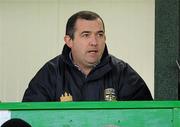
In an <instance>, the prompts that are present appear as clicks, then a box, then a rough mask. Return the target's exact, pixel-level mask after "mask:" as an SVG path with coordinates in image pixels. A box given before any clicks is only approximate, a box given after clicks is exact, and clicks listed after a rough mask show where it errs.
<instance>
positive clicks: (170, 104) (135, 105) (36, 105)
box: [0, 101, 180, 110]
mask: <svg viewBox="0 0 180 127" xmlns="http://www.w3.org/2000/svg"><path fill="white" fill-rule="evenodd" d="M175 107H176V108H180V101H119V102H61V103H60V102H31V103H30V102H28V103H21V102H14V103H12V102H11V103H0V110H17V109H18V110H25V109H29V110H32V109H35V110H38V109H68V110H69V109H146V108H147V109H149V108H154V109H158V108H161V109H162V108H164V109H167V108H175Z"/></svg>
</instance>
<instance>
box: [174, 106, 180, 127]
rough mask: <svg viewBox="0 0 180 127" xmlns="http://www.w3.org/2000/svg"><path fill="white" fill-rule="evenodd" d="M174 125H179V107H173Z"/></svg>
mask: <svg viewBox="0 0 180 127" xmlns="http://www.w3.org/2000/svg"><path fill="white" fill-rule="evenodd" d="M173 114H174V118H173V119H174V127H180V108H174V110H173Z"/></svg>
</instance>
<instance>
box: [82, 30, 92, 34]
mask: <svg viewBox="0 0 180 127" xmlns="http://www.w3.org/2000/svg"><path fill="white" fill-rule="evenodd" d="M84 33H91V31H83V32H81V34H84Z"/></svg>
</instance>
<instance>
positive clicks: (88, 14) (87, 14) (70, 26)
mask: <svg viewBox="0 0 180 127" xmlns="http://www.w3.org/2000/svg"><path fill="white" fill-rule="evenodd" d="M98 18H99V19H100V20H101V21H102V23H103V28H104V30H105V26H104V22H103V20H102V18H101V17H100V16H99V15H98V14H97V13H95V12H92V11H80V12H77V13H75V14H74V15H72V16H71V17H70V18H69V19H68V21H67V24H66V35H69V36H70V38H72V39H74V32H75V24H76V21H77V19H85V20H95V19H98Z"/></svg>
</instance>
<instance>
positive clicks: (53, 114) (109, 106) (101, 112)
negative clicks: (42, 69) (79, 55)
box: [0, 101, 180, 127]
mask: <svg viewBox="0 0 180 127" xmlns="http://www.w3.org/2000/svg"><path fill="white" fill-rule="evenodd" d="M3 110H9V111H10V112H11V118H22V119H23V120H25V121H27V122H28V123H30V124H31V125H32V126H33V127H180V101H139V102H138V101H128V102H126V101H125V102H61V103H60V102H33V103H0V111H3Z"/></svg>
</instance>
